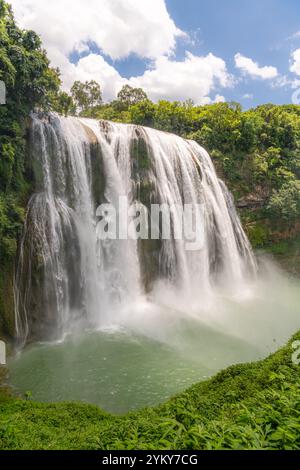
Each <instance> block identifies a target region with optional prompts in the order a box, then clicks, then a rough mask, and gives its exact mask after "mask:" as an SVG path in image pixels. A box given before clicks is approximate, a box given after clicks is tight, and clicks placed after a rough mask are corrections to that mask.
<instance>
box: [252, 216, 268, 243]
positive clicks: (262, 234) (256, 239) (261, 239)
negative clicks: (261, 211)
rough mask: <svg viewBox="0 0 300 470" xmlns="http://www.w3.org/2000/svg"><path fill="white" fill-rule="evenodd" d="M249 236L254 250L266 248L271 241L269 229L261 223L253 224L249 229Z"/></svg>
mask: <svg viewBox="0 0 300 470" xmlns="http://www.w3.org/2000/svg"><path fill="white" fill-rule="evenodd" d="M247 235H248V237H249V240H250V243H251V245H252V246H253V248H262V247H264V246H265V245H266V244H267V242H268V239H269V233H268V229H267V227H266V226H265V225H262V224H261V223H259V222H256V223H253V224H251V225H250V226H248V227H247Z"/></svg>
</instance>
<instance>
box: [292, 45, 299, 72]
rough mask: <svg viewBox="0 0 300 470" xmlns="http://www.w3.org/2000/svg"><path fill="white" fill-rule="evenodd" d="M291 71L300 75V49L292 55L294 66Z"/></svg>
mask: <svg viewBox="0 0 300 470" xmlns="http://www.w3.org/2000/svg"><path fill="white" fill-rule="evenodd" d="M290 71H291V72H293V73H295V74H296V75H300V49H296V50H295V51H294V52H293V53H292V64H291V67H290Z"/></svg>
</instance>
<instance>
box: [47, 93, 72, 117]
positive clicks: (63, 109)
mask: <svg viewBox="0 0 300 470" xmlns="http://www.w3.org/2000/svg"><path fill="white" fill-rule="evenodd" d="M52 108H53V110H54V111H56V112H57V113H58V114H61V115H62V116H68V115H70V114H71V115H72V114H75V113H76V106H75V104H74V101H73V98H72V96H70V95H69V94H68V93H66V92H65V91H60V92H59V93H57V94H56V96H55V98H54V99H53V104H52Z"/></svg>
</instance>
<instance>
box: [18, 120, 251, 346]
mask: <svg viewBox="0 0 300 470" xmlns="http://www.w3.org/2000/svg"><path fill="white" fill-rule="evenodd" d="M30 155H31V159H32V167H33V168H34V172H35V181H36V193H35V194H34V195H33V196H32V198H31V200H30V202H29V205H28V212H27V218H26V223H25V228H24V235H23V238H22V242H21V246H20V256H19V262H18V266H17V273H16V282H15V305H16V326H17V336H18V337H19V338H20V339H22V340H23V341H26V339H31V340H32V339H53V338H57V337H61V336H62V335H63V334H64V333H66V332H68V331H69V330H70V328H72V325H75V324H78V321H79V322H81V325H82V322H83V324H84V325H88V326H97V325H99V324H101V321H102V319H103V318H107V317H108V316H110V315H112V314H113V311H114V309H115V308H118V305H122V304H126V303H128V302H129V301H134V299H135V298H138V297H140V296H142V295H143V294H144V293H145V292H146V291H147V293H149V291H151V288H152V287H153V284H154V282H155V281H157V280H159V279H163V280H164V282H167V284H168V285H169V286H174V288H175V289H176V291H177V292H179V293H184V294H185V296H186V298H191V296H192V295H193V296H198V298H199V299H200V301H201V302H203V303H205V301H206V298H207V297H209V296H211V295H213V292H214V289H215V286H216V284H220V283H221V282H222V283H224V282H226V284H227V285H231V286H233V288H234V290H235V291H237V292H238V290H239V289H240V287H241V285H242V284H243V283H244V281H245V280H246V279H247V278H248V276H251V275H253V273H255V271H256V263H255V259H254V257H253V254H252V250H251V247H250V244H249V242H248V240H247V237H246V235H245V233H244V231H243V229H242V226H241V223H240V221H239V218H238V216H237V213H236V211H235V208H234V203H233V200H232V197H231V195H230V194H229V192H228V190H227V189H226V187H225V185H224V184H223V183H222V182H221V181H220V180H219V179H218V177H217V175H216V172H215V170H214V167H213V164H212V161H211V159H210V157H209V155H208V154H207V152H206V151H205V150H204V149H202V148H201V147H200V146H199V145H197V144H196V143H195V142H191V141H187V140H184V139H181V138H180V137H177V136H175V135H172V134H167V133H164V132H159V131H155V130H153V129H148V128H142V127H137V126H133V125H123V124H115V123H108V122H104V121H101V122H98V121H94V120H89V119H79V118H62V117H59V116H57V115H50V116H47V117H38V116H33V118H32V128H31V143H30ZM120 196H122V197H123V198H125V199H126V201H127V202H128V205H129V206H131V205H132V204H134V203H135V202H136V201H139V203H142V204H143V205H144V206H147V207H148V206H150V204H151V203H155V204H166V205H168V206H173V207H180V206H182V205H183V204H192V205H193V206H195V207H196V206H197V207H201V208H202V209H201V211H199V214H198V216H199V218H200V223H201V225H202V227H203V234H204V240H203V245H202V247H201V249H199V250H197V251H188V250H186V247H185V243H184V240H179V239H178V240H177V239H175V237H172V238H171V239H170V240H163V239H161V240H159V241H158V242H157V243H156V244H155V246H154V248H153V243H152V242H150V243H148V244H147V243H141V242H140V241H139V240H99V239H98V238H97V229H96V227H97V216H96V213H97V207H98V206H99V205H100V204H101V203H110V204H112V205H113V206H114V207H115V208H116V210H117V212H118V210H119V206H118V200H119V197H120ZM121 215H123V216H124V214H121ZM179 218H180V213H179V210H178V212H176V210H175V212H173V213H172V229H173V232H172V233H175V232H176V226H177V225H178V223H179Z"/></svg>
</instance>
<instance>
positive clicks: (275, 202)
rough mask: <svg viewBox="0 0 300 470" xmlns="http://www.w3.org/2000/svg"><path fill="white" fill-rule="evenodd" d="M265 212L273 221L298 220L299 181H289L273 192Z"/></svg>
mask: <svg viewBox="0 0 300 470" xmlns="http://www.w3.org/2000/svg"><path fill="white" fill-rule="evenodd" d="M267 210H268V212H269V213H270V216H271V217H272V218H275V219H277V218H279V219H283V220H285V221H292V220H295V221H296V220H300V180H291V181H289V182H288V183H285V184H284V185H283V186H282V187H281V188H280V189H279V190H278V191H274V192H273V194H272V197H271V199H270V201H269V205H268V207H267Z"/></svg>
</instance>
